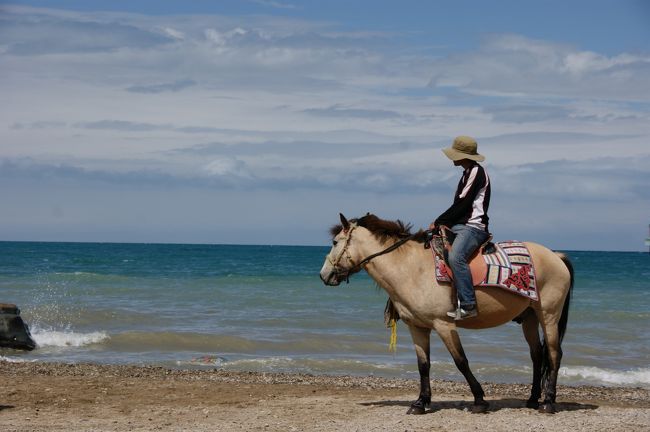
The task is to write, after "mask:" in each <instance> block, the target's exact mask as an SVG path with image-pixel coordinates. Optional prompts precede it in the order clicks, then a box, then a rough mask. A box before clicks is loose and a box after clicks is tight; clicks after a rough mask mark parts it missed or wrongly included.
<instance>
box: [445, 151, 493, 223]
mask: <svg viewBox="0 0 650 432" xmlns="http://www.w3.org/2000/svg"><path fill="white" fill-rule="evenodd" d="M489 206H490V178H489V177H488V174H487V172H486V171H485V169H484V168H483V167H482V166H481V165H479V164H478V163H474V164H472V166H470V167H469V168H467V169H466V170H464V171H463V176H462V177H461V179H460V181H459V182H458V188H457V189H456V195H455V196H454V203H453V204H452V205H451V207H449V208H448V209H447V210H446V211H445V212H444V213H443V214H441V215H440V216H438V218H437V219H436V220H435V224H436V225H445V226H448V227H449V228H451V227H452V226H454V225H457V224H465V225H469V226H471V227H474V228H478V229H481V230H484V231H486V232H488V219H489V218H488V215H487V212H488V207H489Z"/></svg>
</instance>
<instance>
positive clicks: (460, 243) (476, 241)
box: [449, 224, 488, 310]
mask: <svg viewBox="0 0 650 432" xmlns="http://www.w3.org/2000/svg"><path fill="white" fill-rule="evenodd" d="M451 230H452V231H453V232H454V234H456V238H455V239H454V242H453V244H452V246H451V251H450V252H449V266H450V267H451V271H452V272H453V274H454V285H455V286H456V292H457V293H458V299H459V300H460V307H461V308H463V309H465V310H471V309H474V308H475V307H476V296H475V295H474V286H473V283H472V274H471V272H470V270H469V265H468V260H469V258H470V257H471V256H472V254H473V253H474V252H475V251H476V249H478V247H479V246H481V244H483V242H484V241H485V240H487V238H488V233H487V232H485V231H483V230H480V229H478V228H474V227H470V226H467V225H462V224H459V225H454V226H453V227H452V228H451Z"/></svg>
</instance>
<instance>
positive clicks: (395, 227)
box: [330, 213, 425, 243]
mask: <svg viewBox="0 0 650 432" xmlns="http://www.w3.org/2000/svg"><path fill="white" fill-rule="evenodd" d="M350 222H351V223H356V224H357V225H358V226H361V227H364V228H365V229H367V230H368V231H370V232H371V233H372V234H373V235H374V236H375V237H376V238H377V239H379V241H381V242H382V243H383V242H385V241H386V240H388V239H402V238H404V237H409V236H411V235H413V236H414V237H413V240H415V241H417V242H420V243H423V242H424V238H425V235H424V231H423V230H419V231H417V232H416V233H415V234H412V233H411V228H412V227H413V225H411V224H410V223H409V224H404V222H402V221H401V220H399V219H398V220H396V221H389V220H384V219H381V218H379V217H377V216H375V215H374V214H371V213H368V214H366V215H365V216H363V217H360V218H357V219H350ZM342 229H343V226H342V225H341V224H337V225H334V226H333V227H332V228H330V234H331V235H332V237H336V236H337V235H338V234H339V233H340V232H341V230H342Z"/></svg>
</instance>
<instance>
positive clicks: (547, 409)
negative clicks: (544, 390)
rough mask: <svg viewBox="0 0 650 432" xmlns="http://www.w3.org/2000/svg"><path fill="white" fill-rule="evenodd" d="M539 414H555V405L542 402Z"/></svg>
mask: <svg viewBox="0 0 650 432" xmlns="http://www.w3.org/2000/svg"><path fill="white" fill-rule="evenodd" d="M539 412H541V413H544V414H555V405H553V404H552V403H551V402H544V403H543V404H541V405H540V406H539Z"/></svg>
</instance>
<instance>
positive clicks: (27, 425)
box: [0, 362, 650, 432]
mask: <svg viewBox="0 0 650 432" xmlns="http://www.w3.org/2000/svg"><path fill="white" fill-rule="evenodd" d="M0 388H1V389H2V391H1V393H0V394H1V397H0V429H1V430H2V431H50V432H51V431H99V430H101V431H154V430H165V431H167V430H169V431H248V430H261V431H417V430H435V431H471V430H486V431H487V430H489V431H512V430H517V431H528V430H530V431H613V430H621V431H628V432H631V431H649V430H650V410H649V408H650V391H649V390H645V389H640V388H622V387H619V388H609V387H565V386H560V387H559V390H558V393H559V398H558V402H559V403H558V411H559V412H558V413H557V414H554V415H548V414H540V413H538V412H537V411H535V410H530V409H526V408H524V401H525V398H526V396H527V394H528V386H527V385H518V384H514V385H513V384H488V383H486V384H485V385H484V388H485V391H486V394H487V399H488V400H489V401H490V404H491V407H490V411H489V412H488V413H487V414H471V413H470V412H468V411H467V408H468V407H469V406H470V404H471V395H470V393H469V390H468V388H467V386H466V385H465V384H464V383H460V382H449V381H432V388H433V393H434V396H433V403H432V406H431V408H430V409H429V410H428V411H427V413H426V414H424V415H419V416H415V415H407V414H406V411H407V409H408V406H409V404H410V402H411V401H412V400H413V399H415V398H416V396H417V392H418V384H417V382H416V381H415V380H400V379H384V378H376V377H332V376H312V375H299V374H268V373H247V372H227V371H221V370H208V371H195V370H192V371H188V370H170V369H165V368H159V367H141V366H99V365H69V364H52V363H10V362H0Z"/></svg>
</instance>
